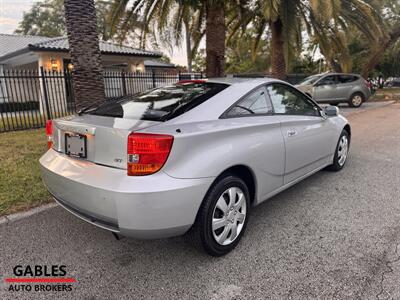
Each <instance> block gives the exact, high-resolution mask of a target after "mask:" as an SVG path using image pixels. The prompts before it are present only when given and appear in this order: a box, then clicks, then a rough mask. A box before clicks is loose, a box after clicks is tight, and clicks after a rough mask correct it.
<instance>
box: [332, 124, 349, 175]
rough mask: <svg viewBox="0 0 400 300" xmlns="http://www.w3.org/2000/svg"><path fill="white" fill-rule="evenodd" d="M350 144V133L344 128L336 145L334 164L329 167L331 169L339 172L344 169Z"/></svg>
mask: <svg viewBox="0 0 400 300" xmlns="http://www.w3.org/2000/svg"><path fill="white" fill-rule="evenodd" d="M349 146H350V138H349V133H348V132H347V131H346V130H343V131H342V133H341V134H340V138H339V141H338V143H337V146H336V150H335V156H334V157H333V162H332V165H330V166H329V167H328V169H329V170H331V171H335V172H337V171H340V170H341V169H343V167H344V165H345V164H346V161H347V156H348V153H349Z"/></svg>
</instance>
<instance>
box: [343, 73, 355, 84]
mask: <svg viewBox="0 0 400 300" xmlns="http://www.w3.org/2000/svg"><path fill="white" fill-rule="evenodd" d="M357 79H358V78H357V77H356V76H353V75H338V82H339V83H341V84H345V83H351V82H354V81H356V80H357Z"/></svg>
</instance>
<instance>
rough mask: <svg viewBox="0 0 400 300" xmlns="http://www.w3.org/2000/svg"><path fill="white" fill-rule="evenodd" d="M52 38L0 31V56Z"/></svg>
mask: <svg viewBox="0 0 400 300" xmlns="http://www.w3.org/2000/svg"><path fill="white" fill-rule="evenodd" d="M49 39H51V38H48V37H43V36H33V35H23V36H21V35H15V34H5V33H0V57H3V56H5V55H8V54H10V53H13V52H16V51H19V50H21V49H23V48H27V47H28V45H29V44H35V43H41V42H44V41H47V40H49Z"/></svg>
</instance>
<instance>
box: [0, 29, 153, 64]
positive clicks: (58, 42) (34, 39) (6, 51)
mask: <svg viewBox="0 0 400 300" xmlns="http://www.w3.org/2000/svg"><path fill="white" fill-rule="evenodd" d="M99 47H100V52H101V53H102V54H111V55H127V56H141V57H154V58H159V57H161V53H159V52H154V51H146V50H141V49H136V48H132V47H129V46H125V45H119V44H114V43H110V42H105V41H100V43H99ZM0 49H1V50H0V60H2V59H6V58H10V57H12V56H15V55H18V54H22V53H25V52H29V51H60V52H68V51H69V44H68V39H67V37H55V38H48V37H42V36H27V35H10V34H0Z"/></svg>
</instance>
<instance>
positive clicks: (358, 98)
mask: <svg viewBox="0 0 400 300" xmlns="http://www.w3.org/2000/svg"><path fill="white" fill-rule="evenodd" d="M362 102H363V99H362V97H361V96H360V95H355V96H354V97H353V98H352V99H351V103H352V104H353V106H355V107H358V106H360V105H361V104H362Z"/></svg>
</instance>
